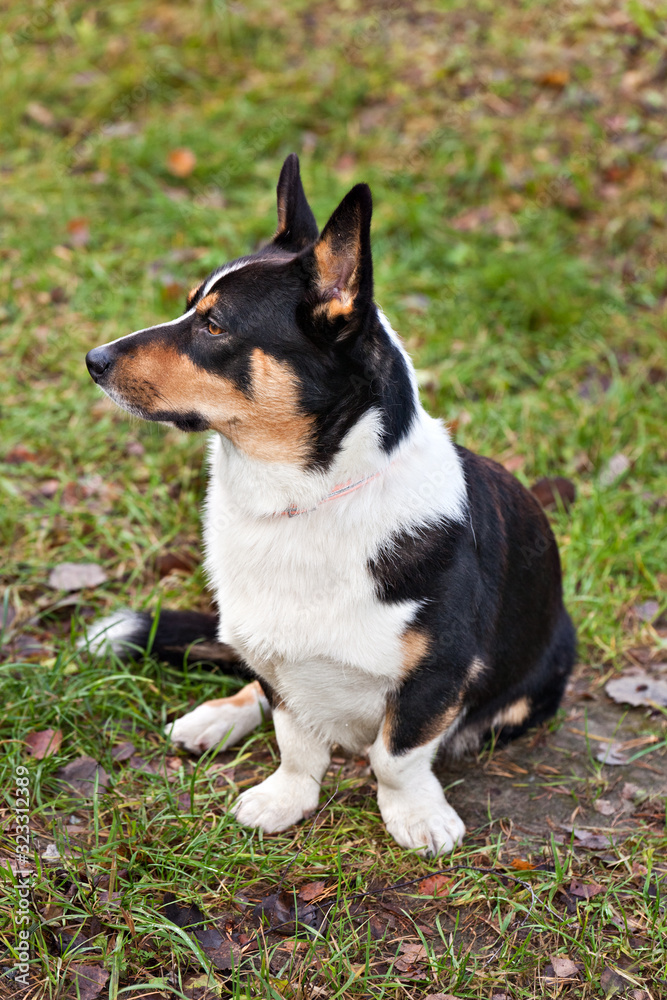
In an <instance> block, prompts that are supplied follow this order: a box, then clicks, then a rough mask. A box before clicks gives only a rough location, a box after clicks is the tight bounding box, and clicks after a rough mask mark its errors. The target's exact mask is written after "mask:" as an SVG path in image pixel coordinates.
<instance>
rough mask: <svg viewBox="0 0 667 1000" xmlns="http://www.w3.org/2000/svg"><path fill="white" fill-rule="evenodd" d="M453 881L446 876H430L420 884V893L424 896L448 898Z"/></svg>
mask: <svg viewBox="0 0 667 1000" xmlns="http://www.w3.org/2000/svg"><path fill="white" fill-rule="evenodd" d="M451 881H452V880H451V879H450V878H447V876H446V875H429V876H428V877H427V878H423V879H422V880H421V882H420V883H419V892H420V894H421V895H422V896H446V895H447V893H448V892H449V886H450V885H451Z"/></svg>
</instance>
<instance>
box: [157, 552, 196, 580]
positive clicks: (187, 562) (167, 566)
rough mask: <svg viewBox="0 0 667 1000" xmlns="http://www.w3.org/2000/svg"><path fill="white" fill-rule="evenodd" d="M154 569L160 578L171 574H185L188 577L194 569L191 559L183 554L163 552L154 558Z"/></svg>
mask: <svg viewBox="0 0 667 1000" xmlns="http://www.w3.org/2000/svg"><path fill="white" fill-rule="evenodd" d="M155 568H156V569H157V571H158V573H159V574H160V576H161V577H163V576H168V575H169V574H170V573H173V572H177V573H187V575H188V576H190V574H191V573H192V571H193V569H194V565H193V562H192V559H190V557H189V556H187V555H185V554H181V553H179V552H164V553H163V554H162V555H160V556H158V557H157V558H156V560H155Z"/></svg>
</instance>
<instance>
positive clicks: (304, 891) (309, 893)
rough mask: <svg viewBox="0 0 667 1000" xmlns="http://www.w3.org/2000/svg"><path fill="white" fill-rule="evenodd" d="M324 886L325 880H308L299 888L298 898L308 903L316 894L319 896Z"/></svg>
mask: <svg viewBox="0 0 667 1000" xmlns="http://www.w3.org/2000/svg"><path fill="white" fill-rule="evenodd" d="M325 888H326V882H308V884H307V885H304V886H303V888H301V889H299V899H303V900H304V902H306V903H309V902H310V900H311V899H315V897H316V896H321V895H322V893H323V892H324V890H325Z"/></svg>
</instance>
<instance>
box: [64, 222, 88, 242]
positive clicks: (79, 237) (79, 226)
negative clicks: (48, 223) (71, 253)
mask: <svg viewBox="0 0 667 1000" xmlns="http://www.w3.org/2000/svg"><path fill="white" fill-rule="evenodd" d="M67 232H68V233H69V241H70V243H71V244H72V246H73V247H85V246H86V245H87V244H88V243H89V242H90V226H89V224H88V219H86V218H84V217H83V216H80V217H79V218H77V219H70V220H69V222H68V223H67Z"/></svg>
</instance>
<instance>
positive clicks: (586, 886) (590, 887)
mask: <svg viewBox="0 0 667 1000" xmlns="http://www.w3.org/2000/svg"><path fill="white" fill-rule="evenodd" d="M570 892H571V893H572V895H573V896H579V897H580V898H581V899H592V898H593V896H597V895H598V893H600V892H604V886H602V885H598V883H597V882H580V881H579V879H576V878H573V879H572V881H571V882H570ZM554 968H555V966H554Z"/></svg>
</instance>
